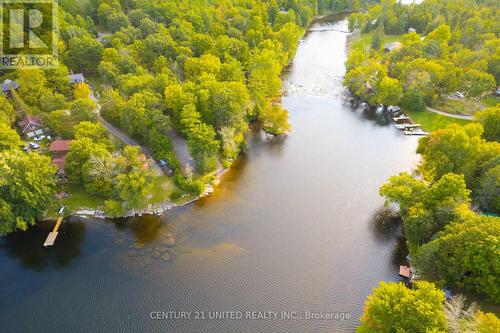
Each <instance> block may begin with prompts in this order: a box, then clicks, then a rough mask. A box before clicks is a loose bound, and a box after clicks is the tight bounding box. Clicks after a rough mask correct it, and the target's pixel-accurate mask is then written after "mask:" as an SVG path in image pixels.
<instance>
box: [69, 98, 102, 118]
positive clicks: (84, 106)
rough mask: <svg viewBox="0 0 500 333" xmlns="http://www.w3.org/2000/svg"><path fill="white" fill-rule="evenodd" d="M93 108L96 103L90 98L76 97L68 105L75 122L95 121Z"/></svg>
mask: <svg viewBox="0 0 500 333" xmlns="http://www.w3.org/2000/svg"><path fill="white" fill-rule="evenodd" d="M95 109H96V105H95V103H94V101H92V100H91V99H90V98H78V99H76V100H74V101H73V102H72V103H71V105H70V111H71V118H72V119H73V120H74V122H75V123H79V122H81V121H95V120H96V118H97V116H96V114H95Z"/></svg>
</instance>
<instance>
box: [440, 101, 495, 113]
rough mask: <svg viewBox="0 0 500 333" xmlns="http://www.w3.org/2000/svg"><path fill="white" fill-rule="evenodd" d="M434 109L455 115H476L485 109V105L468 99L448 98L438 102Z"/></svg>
mask: <svg viewBox="0 0 500 333" xmlns="http://www.w3.org/2000/svg"><path fill="white" fill-rule="evenodd" d="M433 107H435V108H436V109H438V110H441V111H444V112H448V113H453V114H463V115H474V113H476V112H478V111H480V110H482V109H484V107H485V105H484V104H483V103H481V102H479V101H475V100H473V99H468V98H461V99H455V98H453V99H451V98H446V99H443V100H440V101H437V102H436V103H435V105H434V106H433Z"/></svg>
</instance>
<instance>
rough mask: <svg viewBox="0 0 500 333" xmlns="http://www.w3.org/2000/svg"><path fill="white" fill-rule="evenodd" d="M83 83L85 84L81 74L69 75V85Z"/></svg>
mask: <svg viewBox="0 0 500 333" xmlns="http://www.w3.org/2000/svg"><path fill="white" fill-rule="evenodd" d="M84 82H85V77H84V76H83V74H82V73H77V74H73V73H71V74H70V75H69V83H71V84H77V83H84Z"/></svg>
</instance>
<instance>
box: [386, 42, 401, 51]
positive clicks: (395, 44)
mask: <svg viewBox="0 0 500 333" xmlns="http://www.w3.org/2000/svg"><path fill="white" fill-rule="evenodd" d="M400 46H401V43H400V42H392V43H387V44H385V45H384V50H389V51H392V50H394V49H397V48H399V47H400Z"/></svg>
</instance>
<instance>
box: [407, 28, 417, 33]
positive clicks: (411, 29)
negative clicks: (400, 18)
mask: <svg viewBox="0 0 500 333" xmlns="http://www.w3.org/2000/svg"><path fill="white" fill-rule="evenodd" d="M412 32H415V33H416V32H417V29H415V28H408V33H409V34H410V33H412Z"/></svg>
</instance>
